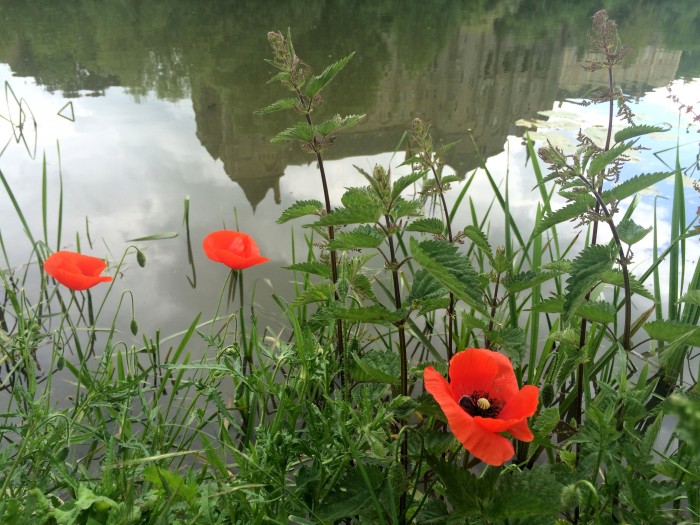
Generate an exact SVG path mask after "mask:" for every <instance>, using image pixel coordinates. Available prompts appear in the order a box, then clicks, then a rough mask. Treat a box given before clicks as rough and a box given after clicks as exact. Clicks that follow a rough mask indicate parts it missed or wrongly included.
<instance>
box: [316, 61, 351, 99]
mask: <svg viewBox="0 0 700 525" xmlns="http://www.w3.org/2000/svg"><path fill="white" fill-rule="evenodd" d="M353 56H355V53H354V52H353V53H350V54H349V55H348V56H346V57H345V58H341V59H340V60H338V61H337V62H334V63H333V64H331V65H330V66H328V67H327V68H326V69H324V70H323V73H321V74H320V75H316V76H313V77H311V78H309V80H307V81H306V84H304V88H303V91H304V94H305V95H306V96H307V97H310V98H313V97H314V96H316V95H317V94H318V93H319V92H320V91H321V90H322V89H323V88H324V87H326V85H328V83H329V82H330V81H331V80H333V77H334V76H336V75H337V74H338V73H339V72H340V71H341V70H342V69H343V68H344V67H345V66H346V64H347V63H348V62H350V59H352V57H353Z"/></svg>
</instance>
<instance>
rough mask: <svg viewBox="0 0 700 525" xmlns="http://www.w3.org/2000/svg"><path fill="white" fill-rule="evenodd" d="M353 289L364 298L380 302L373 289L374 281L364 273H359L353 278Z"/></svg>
mask: <svg viewBox="0 0 700 525" xmlns="http://www.w3.org/2000/svg"><path fill="white" fill-rule="evenodd" d="M352 289H353V291H354V292H355V293H356V294H357V295H358V296H359V297H360V298H362V299H368V300H370V301H372V302H373V303H376V302H378V299H377V296H376V295H375V293H374V290H373V289H372V282H371V281H370V280H369V278H368V277H367V276H366V275H365V274H363V273H358V274H356V275H354V276H353V278H352Z"/></svg>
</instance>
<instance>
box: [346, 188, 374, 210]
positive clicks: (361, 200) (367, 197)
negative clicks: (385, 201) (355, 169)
mask: <svg viewBox="0 0 700 525" xmlns="http://www.w3.org/2000/svg"><path fill="white" fill-rule="evenodd" d="M340 202H341V203H342V204H343V206H345V207H346V208H352V207H354V206H375V207H380V206H381V201H380V200H379V198H378V197H377V194H376V193H375V192H374V191H372V188H370V187H369V186H365V187H362V188H358V187H353V188H348V189H347V191H346V192H345V193H344V194H343V196H342V197H341V199H340Z"/></svg>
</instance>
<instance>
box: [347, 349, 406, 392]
mask: <svg viewBox="0 0 700 525" xmlns="http://www.w3.org/2000/svg"><path fill="white" fill-rule="evenodd" d="M352 357H353V361H354V362H353V363H352V364H351V368H350V373H351V374H352V377H353V378H354V379H355V380H356V381H358V382H361V383H385V384H388V385H397V384H399V382H400V380H401V363H400V362H399V355H398V354H397V353H396V352H391V351H388V350H387V351H381V350H377V351H372V352H368V353H367V354H365V355H363V356H362V357H359V356H357V355H353V356H352Z"/></svg>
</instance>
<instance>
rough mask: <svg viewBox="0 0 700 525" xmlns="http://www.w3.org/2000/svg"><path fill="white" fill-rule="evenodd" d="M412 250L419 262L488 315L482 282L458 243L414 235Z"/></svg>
mask: <svg viewBox="0 0 700 525" xmlns="http://www.w3.org/2000/svg"><path fill="white" fill-rule="evenodd" d="M410 242H411V254H412V255H413V258H414V259H415V260H416V262H417V263H418V264H420V265H421V266H422V267H423V268H425V270H427V271H428V272H429V273H430V274H431V275H432V276H433V277H435V279H437V280H438V281H439V282H440V283H442V285H443V286H444V287H445V288H447V289H448V290H449V291H450V292H452V293H453V294H455V296H456V297H458V298H459V299H461V300H462V301H464V302H466V303H467V304H469V305H470V306H471V307H472V308H474V309H475V310H477V311H478V312H481V313H482V314H484V315H486V316H488V312H487V310H486V308H485V306H484V303H483V302H482V289H483V286H482V283H481V281H480V280H479V278H478V276H477V274H476V272H475V271H474V269H473V268H472V266H471V263H470V262H469V259H468V258H467V257H466V256H464V255H462V254H460V253H459V252H458V248H457V246H455V245H454V244H451V243H449V242H447V241H437V240H427V241H423V242H420V243H419V242H418V241H417V240H416V239H414V238H411V240H410Z"/></svg>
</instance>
